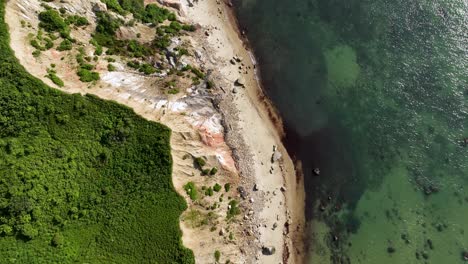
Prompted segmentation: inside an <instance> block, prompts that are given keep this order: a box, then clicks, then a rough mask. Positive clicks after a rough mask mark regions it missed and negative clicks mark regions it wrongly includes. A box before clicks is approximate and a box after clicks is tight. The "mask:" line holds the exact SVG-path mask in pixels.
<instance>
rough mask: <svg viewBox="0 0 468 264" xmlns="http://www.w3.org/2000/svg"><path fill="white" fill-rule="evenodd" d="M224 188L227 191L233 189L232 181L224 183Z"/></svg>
mask: <svg viewBox="0 0 468 264" xmlns="http://www.w3.org/2000/svg"><path fill="white" fill-rule="evenodd" d="M224 190H225V191H226V192H229V190H231V184H230V183H226V184H224Z"/></svg>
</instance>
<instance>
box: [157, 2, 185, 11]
mask: <svg viewBox="0 0 468 264" xmlns="http://www.w3.org/2000/svg"><path fill="white" fill-rule="evenodd" d="M158 2H159V3H160V4H161V5H163V6H167V7H171V8H174V9H176V10H178V11H180V9H181V8H182V6H181V5H180V1H179V0H158Z"/></svg>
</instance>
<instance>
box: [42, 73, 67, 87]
mask: <svg viewBox="0 0 468 264" xmlns="http://www.w3.org/2000/svg"><path fill="white" fill-rule="evenodd" d="M46 77H47V78H49V79H50V80H51V81H52V82H53V83H54V84H55V85H57V86H58V87H63V86H64V85H65V84H64V83H63V81H62V79H60V78H59V77H58V76H57V73H56V72H55V70H51V69H49V70H47V75H46Z"/></svg>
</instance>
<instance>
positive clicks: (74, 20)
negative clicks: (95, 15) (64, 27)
mask: <svg viewBox="0 0 468 264" xmlns="http://www.w3.org/2000/svg"><path fill="white" fill-rule="evenodd" d="M60 13H61V12H60ZM65 23H67V24H68V25H75V26H77V27H82V26H87V25H89V22H88V19H87V18H86V17H82V16H78V15H73V16H68V17H67V18H65Z"/></svg>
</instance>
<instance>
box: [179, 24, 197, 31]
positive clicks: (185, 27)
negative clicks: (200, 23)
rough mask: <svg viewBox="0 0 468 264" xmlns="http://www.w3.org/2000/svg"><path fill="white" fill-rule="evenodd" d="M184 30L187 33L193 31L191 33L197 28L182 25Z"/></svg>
mask: <svg viewBox="0 0 468 264" xmlns="http://www.w3.org/2000/svg"><path fill="white" fill-rule="evenodd" d="M182 29H183V30H185V31H191V32H193V31H195V30H197V28H196V27H195V26H194V25H186V24H184V25H182Z"/></svg>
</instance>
